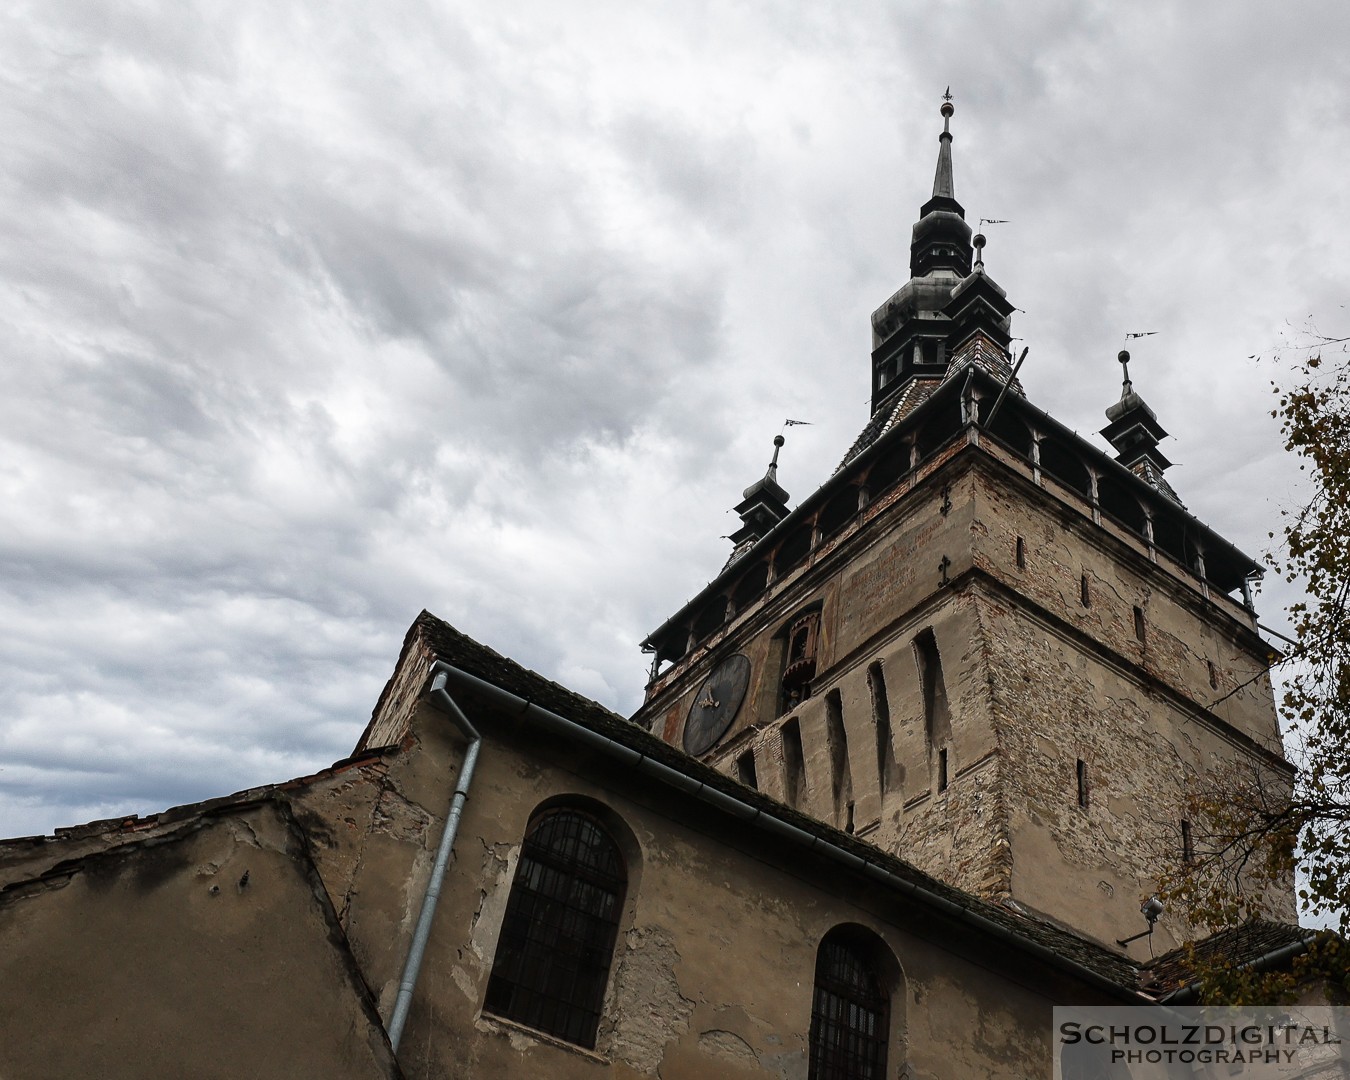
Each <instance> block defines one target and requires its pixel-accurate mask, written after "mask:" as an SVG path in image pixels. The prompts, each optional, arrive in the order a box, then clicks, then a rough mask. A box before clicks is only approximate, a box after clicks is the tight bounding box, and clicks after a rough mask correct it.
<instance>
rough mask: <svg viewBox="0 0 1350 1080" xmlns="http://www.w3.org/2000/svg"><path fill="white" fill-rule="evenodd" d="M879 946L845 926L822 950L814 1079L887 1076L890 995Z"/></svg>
mask: <svg viewBox="0 0 1350 1080" xmlns="http://www.w3.org/2000/svg"><path fill="white" fill-rule="evenodd" d="M878 959H879V958H878V955H877V947H876V945H875V944H873V942H871V941H869V939H868V937H867V936H865V935H864V934H862V933H855V932H852V931H851V930H850V928H848V927H839V928H837V929H835V930H831V931H830V932H829V933H828V934H826V935H825V938H824V940H823V941H821V943H820V949H819V950H818V951H817V953H816V982H815V994H814V996H813V997H812V1001H811V1063H810V1069H809V1072H808V1073H807V1075H808V1077H809V1080H883V1078H884V1077H885V1075H886V1046H887V1043H888V1042H889V1039H890V1011H891V1010H890V994H889V993H888V992H887V989H886V985H885V983H884V981H883V978H882V974H881V970H880V964H879V963H878Z"/></svg>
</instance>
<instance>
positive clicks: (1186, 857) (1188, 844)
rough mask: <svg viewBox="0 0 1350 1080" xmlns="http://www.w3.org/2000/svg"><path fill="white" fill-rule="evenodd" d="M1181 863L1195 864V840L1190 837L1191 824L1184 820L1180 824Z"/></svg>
mask: <svg viewBox="0 0 1350 1080" xmlns="http://www.w3.org/2000/svg"><path fill="white" fill-rule="evenodd" d="M1181 861H1182V862H1185V863H1192V862H1195V838H1194V837H1193V836H1192V835H1191V823H1190V822H1189V821H1184V820H1183V821H1182V823H1181Z"/></svg>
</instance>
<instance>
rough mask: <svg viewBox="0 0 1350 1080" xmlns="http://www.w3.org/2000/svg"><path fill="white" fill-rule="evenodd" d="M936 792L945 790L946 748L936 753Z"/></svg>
mask: <svg viewBox="0 0 1350 1080" xmlns="http://www.w3.org/2000/svg"><path fill="white" fill-rule="evenodd" d="M937 780H938V790H939V791H946V790H947V748H946V747H945V746H944V747H943V748H942V749H941V750H939V751H938V777H937Z"/></svg>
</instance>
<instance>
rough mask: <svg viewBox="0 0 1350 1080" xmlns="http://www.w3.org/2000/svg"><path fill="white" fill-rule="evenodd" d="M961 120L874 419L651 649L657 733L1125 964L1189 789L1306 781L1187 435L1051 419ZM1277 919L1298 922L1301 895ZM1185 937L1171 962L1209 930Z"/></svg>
mask: <svg viewBox="0 0 1350 1080" xmlns="http://www.w3.org/2000/svg"><path fill="white" fill-rule="evenodd" d="M953 113H954V109H953V106H952V104H951V102H950V100H946V101H944V102H943V104H942V107H941V115H942V120H943V128H942V131H941V133H940V134H939V136H938V158H937V170H936V175H935V179H934V183H933V190H932V196H931V197H930V198H929V199H928V201H927V202H925V203H923V204H922V206H921V207H920V210H919V218H918V220H917V222H916V223H915V224H914V227H913V231H912V234H911V242H910V259H909V279H908V280H907V281H906V282H905V283H904V284H903V285H902V286H901V287H900V288H899V290H897V291H896V292H895V294H894V295H892V296H891V297H890V298H889V299H888V300H886V301H885V302H884V303H883V304H882V305H881V306H880V307H879V308H878V309H877V310H876V311H875V312H874V313H873V315H872V320H871V321H872V352H871V363H870V368H871V395H872V396H871V400H872V409H871V416H870V417H869V418H868V419H867V421H866V423H865V424H864V425H863V428H862V430H861V432H860V433H859V435H858V437H857V438H856V439H855V440H854V442H853V444H852V445H851V446H850V447H849V448H848V450H847V452H846V453H845V455H844V458H843V461H842V462H841V464H840V465H839V467H838V468H837V469H836V471H835V472H834V474H833V475H832V476H830V477H829V478H828V479H827V480H826V481H825V482H824V483H823V484H822V485H821V486H820V487H819V488H818V489H817V490H816V491H815V492H813V493H812V494H811V495H809V496H808V497H807V498H805V499H803V500H802V501H801V502H800V504H799V505H798V506H797V507H796V508H794V509H791V510H789V507H788V498H789V496H788V493H787V492H786V491H784V490H783V488H782V487H781V486H779V483H778V479H777V468H778V465H777V458H778V449H777V448H778V447H779V446H781V445H782V439H781V437H780V438H779V439H777V440H775V450H774V458H773V462H772V463H771V464H770V466H769V469H768V472H767V474H766V475H765V476H764V477H763V478H762V479H761V480H759V481H757V482H756V483H755V484H753V485H751V487H749V488H747V489H746V491H745V493H744V497H743V499H742V501H741V502H740V503H739V504H738V505H737V507H736V509H737V512H738V513H739V514H740V516H741V519H742V522H743V524H742V527H741V528H740V529H739V530H737V532H736V533H735V534H733V536H732V542H733V549H732V552H731V557H730V559H729V560H728V562H727V564H726V565H725V566H724V567H723V568H722V570H721V571H720V572H719V573H718V574H717V576H716V577H715V578H714V579H713V580H712V581H711V582H710V583H709V584H708V585H707V586H706V587H705V588H704V589H703V590H702V591H701V592H700V593H699V594H698V595H697V596H695V597H694V598H693V599H692V600H691V601H689V602H688V603H687V604H686V605H685V606H684V607H683V608H681V609H680V610H679V611H677V612H675V613H674V614H673V615H672V616H671V617H670V618H669V619H667V620H666V621H665V622H664V623H663V624H662V625H661V626H660V627H659V628H657V629H656V630H655V631H654V632H653V633H652V634H650V635H649V636H648V638H647V639H646V641H645V642H644V643H643V648H644V650H645V651H647V652H649V653H651V654H652V657H653V665H652V675H651V680H650V682H649V684H648V686H647V693H646V699H645V701H644V703H643V705H642V707H641V708H640V709H639V710H638V712H637V714H636V715H635V716H634V718H633V719H634V720H635V722H637V723H639V724H641V725H643V726H644V727H648V728H649V729H650V730H651V731H653V732H654V733H655V734H657V735H659V736H660V737H661V738H663V739H665V740H666V741H668V742H670V743H673V744H674V745H676V746H681V747H682V748H683V749H684V750H685V751H686V752H688V753H690V754H693V755H695V756H698V757H701V758H703V759H704V760H706V761H708V762H709V763H711V764H712V765H714V766H715V767H717V768H719V769H721V770H722V771H724V772H727V773H729V774H731V775H733V776H735V777H737V778H738V779H739V780H740V781H741V782H742V783H745V784H748V785H751V786H754V787H757V788H760V789H761V790H764V791H765V792H767V793H769V794H771V795H773V796H774V797H776V798H778V799H781V800H783V801H785V802H787V803H790V804H791V805H793V806H794V807H795V808H796V809H798V810H799V811H801V812H803V813H806V814H809V815H812V816H814V817H817V818H820V819H822V820H824V821H827V822H829V823H832V824H834V825H836V826H838V827H839V828H841V829H845V830H847V831H849V832H852V833H854V834H855V835H856V836H858V837H860V838H864V839H866V840H868V841H869V842H871V843H873V844H875V845H877V846H878V847H880V848H882V849H884V850H886V851H888V852H891V853H893V854H896V855H899V856H900V857H902V858H904V859H906V860H908V861H909V862H911V863H913V864H914V865H916V866H918V867H919V868H921V869H923V870H926V871H927V872H929V873H930V874H933V875H934V876H936V877H938V878H941V879H943V880H945V881H947V882H949V883H950V884H952V885H956V886H958V887H960V888H963V889H966V890H968V891H971V892H974V893H976V894H978V895H981V896H984V897H986V898H988V899H991V900H994V901H996V902H1001V903H1004V904H1006V905H1009V906H1011V907H1013V908H1015V909H1017V910H1020V911H1023V912H1025V913H1027V914H1029V915H1037V916H1040V917H1043V918H1047V919H1050V920H1054V921H1057V922H1060V923H1062V924H1065V925H1068V926H1070V927H1072V928H1074V929H1076V930H1078V931H1079V932H1081V933H1084V934H1087V935H1089V936H1091V937H1095V938H1097V939H1099V940H1101V941H1102V942H1104V943H1112V942H1114V941H1115V939H1116V938H1118V937H1121V936H1124V935H1125V934H1127V933H1133V932H1134V930H1135V929H1137V927H1136V923H1138V922H1139V902H1140V898H1141V897H1144V896H1147V895H1148V894H1149V893H1150V892H1151V891H1152V890H1153V888H1154V884H1155V881H1156V878H1157V874H1158V872H1159V870H1160V869H1161V866H1162V864H1163V862H1164V860H1165V859H1166V858H1167V857H1168V856H1169V855H1170V854H1172V853H1173V850H1174V849H1175V850H1176V851H1178V852H1179V851H1180V845H1181V843H1182V839H1181V837H1182V835H1183V833H1184V832H1185V831H1186V824H1185V822H1184V820H1183V817H1182V815H1183V814H1184V811H1183V810H1182V805H1183V800H1182V796H1183V791H1184V787H1185V784H1186V779H1187V776H1188V775H1190V774H1194V773H1200V772H1203V771H1205V770H1207V769H1211V768H1214V767H1215V766H1216V764H1219V763H1231V762H1235V761H1237V762H1242V763H1246V764H1249V765H1251V766H1253V767H1257V768H1261V769H1263V770H1265V771H1266V772H1267V773H1268V774H1270V775H1273V776H1275V777H1277V778H1285V779H1287V778H1289V777H1291V776H1292V771H1291V769H1290V767H1289V766H1288V765H1287V763H1286V762H1285V760H1284V757H1283V751H1282V748H1281V744H1280V737H1279V731H1278V725H1277V722H1276V715H1275V707H1274V700H1273V694H1272V691H1271V685H1270V680H1269V677H1268V675H1267V673H1266V668H1267V664H1268V661H1269V658H1270V656H1271V650H1270V648H1269V646H1268V645H1267V644H1266V643H1265V642H1264V641H1263V640H1262V638H1261V637H1260V635H1259V634H1258V633H1257V624H1256V616H1255V612H1254V611H1253V609H1252V604H1251V595H1250V591H1249V588H1248V583H1249V581H1250V579H1251V578H1253V577H1254V576H1256V575H1258V574H1259V573H1260V570H1259V567H1258V565H1257V563H1256V562H1255V561H1254V560H1252V559H1251V558H1250V557H1248V556H1246V555H1244V554H1243V553H1242V552H1241V551H1239V550H1238V549H1237V548H1235V547H1234V546H1233V545H1232V544H1230V543H1229V542H1228V541H1227V540H1225V539H1224V538H1223V537H1221V536H1219V535H1218V534H1217V533H1215V532H1214V531H1213V530H1211V529H1209V528H1208V527H1207V526H1206V525H1204V524H1203V523H1202V522H1200V521H1198V520H1197V519H1196V518H1195V517H1194V516H1193V515H1191V514H1190V513H1189V512H1188V511H1187V509H1186V508H1185V506H1184V505H1183V504H1182V502H1181V500H1180V499H1179V498H1178V496H1177V494H1176V492H1175V491H1174V490H1173V489H1172V487H1171V486H1170V485H1169V483H1168V482H1167V481H1166V480H1165V479H1164V478H1163V472H1164V470H1165V469H1166V468H1167V466H1168V462H1167V459H1166V458H1165V457H1164V456H1163V455H1162V454H1161V453H1160V452H1159V451H1158V449H1157V444H1158V442H1159V441H1160V440H1161V439H1163V438H1165V437H1166V434H1167V433H1166V432H1165V431H1164V430H1163V429H1162V426H1161V425H1160V424H1159V422H1158V420H1157V417H1156V415H1155V414H1154V413H1153V411H1152V409H1150V408H1149V407H1148V406H1147V405H1146V404H1145V403H1144V401H1143V399H1142V397H1141V396H1140V395H1139V393H1138V392H1136V390H1135V389H1134V386H1133V384H1132V383H1131V382H1130V380H1129V375H1128V368H1126V369H1125V371H1126V376H1125V384H1124V388H1123V391H1122V394H1121V398H1120V400H1119V401H1118V402H1117V403H1115V404H1113V405H1112V406H1111V408H1110V409H1108V410H1107V419H1108V420H1109V424H1108V425H1107V427H1106V428H1105V429H1104V431H1103V435H1104V436H1105V438H1106V440H1107V443H1108V444H1109V446H1110V447H1111V449H1112V450H1113V451H1114V454H1113V453H1109V452H1107V450H1105V449H1104V448H1103V447H1101V446H1099V445H1094V444H1093V443H1090V442H1088V441H1087V440H1086V439H1084V438H1082V437H1080V436H1079V435H1078V434H1076V433H1075V432H1073V431H1071V430H1069V429H1068V428H1066V427H1065V426H1064V425H1062V424H1060V423H1059V422H1058V421H1056V420H1054V419H1053V418H1051V417H1050V416H1048V415H1047V414H1046V413H1044V412H1043V411H1042V410H1040V409H1039V408H1037V407H1036V406H1035V405H1034V404H1033V403H1032V401H1031V400H1030V399H1029V398H1028V397H1027V396H1026V394H1025V393H1024V391H1023V388H1022V385H1021V384H1020V382H1019V381H1018V379H1017V374H1018V370H1017V369H1018V367H1019V366H1020V365H1017V364H1014V362H1013V357H1012V355H1011V353H1010V351H1009V346H1010V341H1011V339H1010V320H1011V317H1012V313H1013V312H1014V310H1015V309H1014V306H1013V305H1012V303H1011V302H1010V301H1009V300H1008V299H1007V296H1006V293H1005V291H1004V289H1003V288H1002V287H1000V286H999V285H998V284H997V283H996V282H995V281H994V280H993V278H992V277H991V276H990V275H989V273H988V272H987V270H986V268H985V265H984V260H983V249H984V246H985V241H984V238H983V237H982V236H979V235H974V236H972V234H971V229H970V226H969V225H968V224H967V223H966V220H965V210H964V208H963V206H962V205H961V203H960V202H958V201H957V198H956V187H955V181H954V170H953V161H952V140H953V135H952V132H951V118H952V116H953ZM1108 332H1109V331H1108V328H1103V336H1106V335H1107V334H1108ZM1023 356H1025V352H1024V353H1023ZM1122 359H1124V360H1127V359H1128V357H1123V358H1122ZM1084 366H1085V369H1087V370H1094V369H1097V364H1096V363H1095V358H1085V359H1084ZM1265 900H1266V906H1267V908H1268V910H1269V913H1270V914H1271V915H1272V916H1273V917H1276V918H1284V919H1288V920H1291V921H1292V919H1293V917H1294V900H1293V892H1292V884H1291V885H1290V887H1289V888H1279V889H1272V890H1269V893H1268V895H1267V896H1266V898H1265ZM1158 932H1159V934H1160V935H1161V939H1162V940H1161V941H1160V942H1159V943H1158V944H1157V946H1156V947H1157V948H1160V949H1161V948H1167V947H1169V946H1170V945H1171V944H1175V943H1177V942H1178V941H1179V940H1180V938H1181V935H1182V934H1183V933H1184V930H1183V928H1182V927H1181V925H1180V920H1168V919H1164V920H1162V921H1161V922H1160V923H1159V924H1158Z"/></svg>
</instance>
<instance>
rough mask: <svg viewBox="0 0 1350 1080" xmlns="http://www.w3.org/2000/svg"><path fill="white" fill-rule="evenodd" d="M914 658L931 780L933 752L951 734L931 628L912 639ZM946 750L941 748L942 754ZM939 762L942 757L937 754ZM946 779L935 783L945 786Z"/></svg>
mask: <svg viewBox="0 0 1350 1080" xmlns="http://www.w3.org/2000/svg"><path fill="white" fill-rule="evenodd" d="M914 658H915V660H916V661H917V663H918V666H919V688H920V690H921V691H922V693H923V734H924V752H925V753H926V754H927V756H928V767H929V776H928V782H929V784H932V783H933V782H934V776H933V773H932V770H933V769H934V767H935V764H936V762H935V755H934V751H935V750H936V749H937V748H938V747H939V746H942V747H945V746H946V745H947V743H948V742H949V741H950V739H951V737H952V717H951V709H950V707H949V706H948V704H947V685H946V683H945V681H944V680H943V678H942V656H941V654H939V653H938V647H937V637H936V636H935V635H934V633H933V630H932V627H929V628H928V629H925V630H922V631H920V632H919V634H918V635H917V636H916V637H915V638H914ZM945 754H946V751H945V750H943V751H942V755H945ZM938 756H939V757H940V759H941V760H942V761H944V762H945V761H946V758H945V756H941V755H938ZM946 786H947V785H946V781H945V780H944V781H943V782H941V783H940V784H938V790H939V791H941V790H942V789H943V788H945V787H946Z"/></svg>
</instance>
